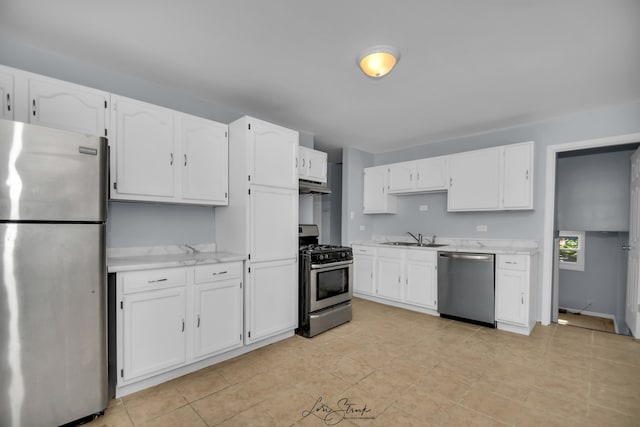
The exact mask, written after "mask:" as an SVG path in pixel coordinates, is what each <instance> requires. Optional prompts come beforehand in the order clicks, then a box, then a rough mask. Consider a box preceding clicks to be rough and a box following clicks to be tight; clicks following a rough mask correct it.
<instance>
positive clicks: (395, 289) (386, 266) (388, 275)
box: [377, 256, 402, 301]
mask: <svg viewBox="0 0 640 427" xmlns="http://www.w3.org/2000/svg"><path fill="white" fill-rule="evenodd" d="M377 283H378V295H380V296H381V297H384V298H388V299H392V300H396V301H401V300H402V259H398V258H385V257H380V256H379V257H378V274H377Z"/></svg>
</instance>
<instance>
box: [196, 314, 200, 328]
mask: <svg viewBox="0 0 640 427" xmlns="http://www.w3.org/2000/svg"><path fill="white" fill-rule="evenodd" d="M196 327H197V328H199V327H200V315H199V314H198V324H197V325H196Z"/></svg>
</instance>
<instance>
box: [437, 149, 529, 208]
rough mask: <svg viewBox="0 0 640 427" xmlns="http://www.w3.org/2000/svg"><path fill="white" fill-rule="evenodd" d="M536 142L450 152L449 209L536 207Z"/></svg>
mask: <svg viewBox="0 0 640 427" xmlns="http://www.w3.org/2000/svg"><path fill="white" fill-rule="evenodd" d="M533 149H534V143H533V142H525V143H519V144H512V145H505V146H501V147H494V148H487V149H483V150H475V151H468V152H464V153H458V154H454V155H451V156H450V161H449V165H450V166H449V189H448V190H449V195H448V210H449V211H450V212H459V211H483V210H486V211H491V210H518V209H533V155H534V153H533Z"/></svg>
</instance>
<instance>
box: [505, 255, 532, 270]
mask: <svg viewBox="0 0 640 427" xmlns="http://www.w3.org/2000/svg"><path fill="white" fill-rule="evenodd" d="M528 261H529V257H528V256H526V255H498V268H500V269H505V270H520V271H524V270H526V269H527V268H528V267H529V265H528V264H529V263H528Z"/></svg>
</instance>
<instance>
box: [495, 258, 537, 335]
mask: <svg viewBox="0 0 640 427" xmlns="http://www.w3.org/2000/svg"><path fill="white" fill-rule="evenodd" d="M535 260H536V257H535V256H529V255H500V254H498V255H497V256H496V264H497V266H496V304H495V306H496V322H497V324H498V329H504V330H508V331H511V332H517V333H520V334H525V335H529V334H530V333H531V330H532V329H533V327H534V326H535V323H536V316H535V314H534V308H535V297H536V295H537V289H536V288H535V286H536V280H535V270H536V269H535V266H532V264H534V262H535Z"/></svg>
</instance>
